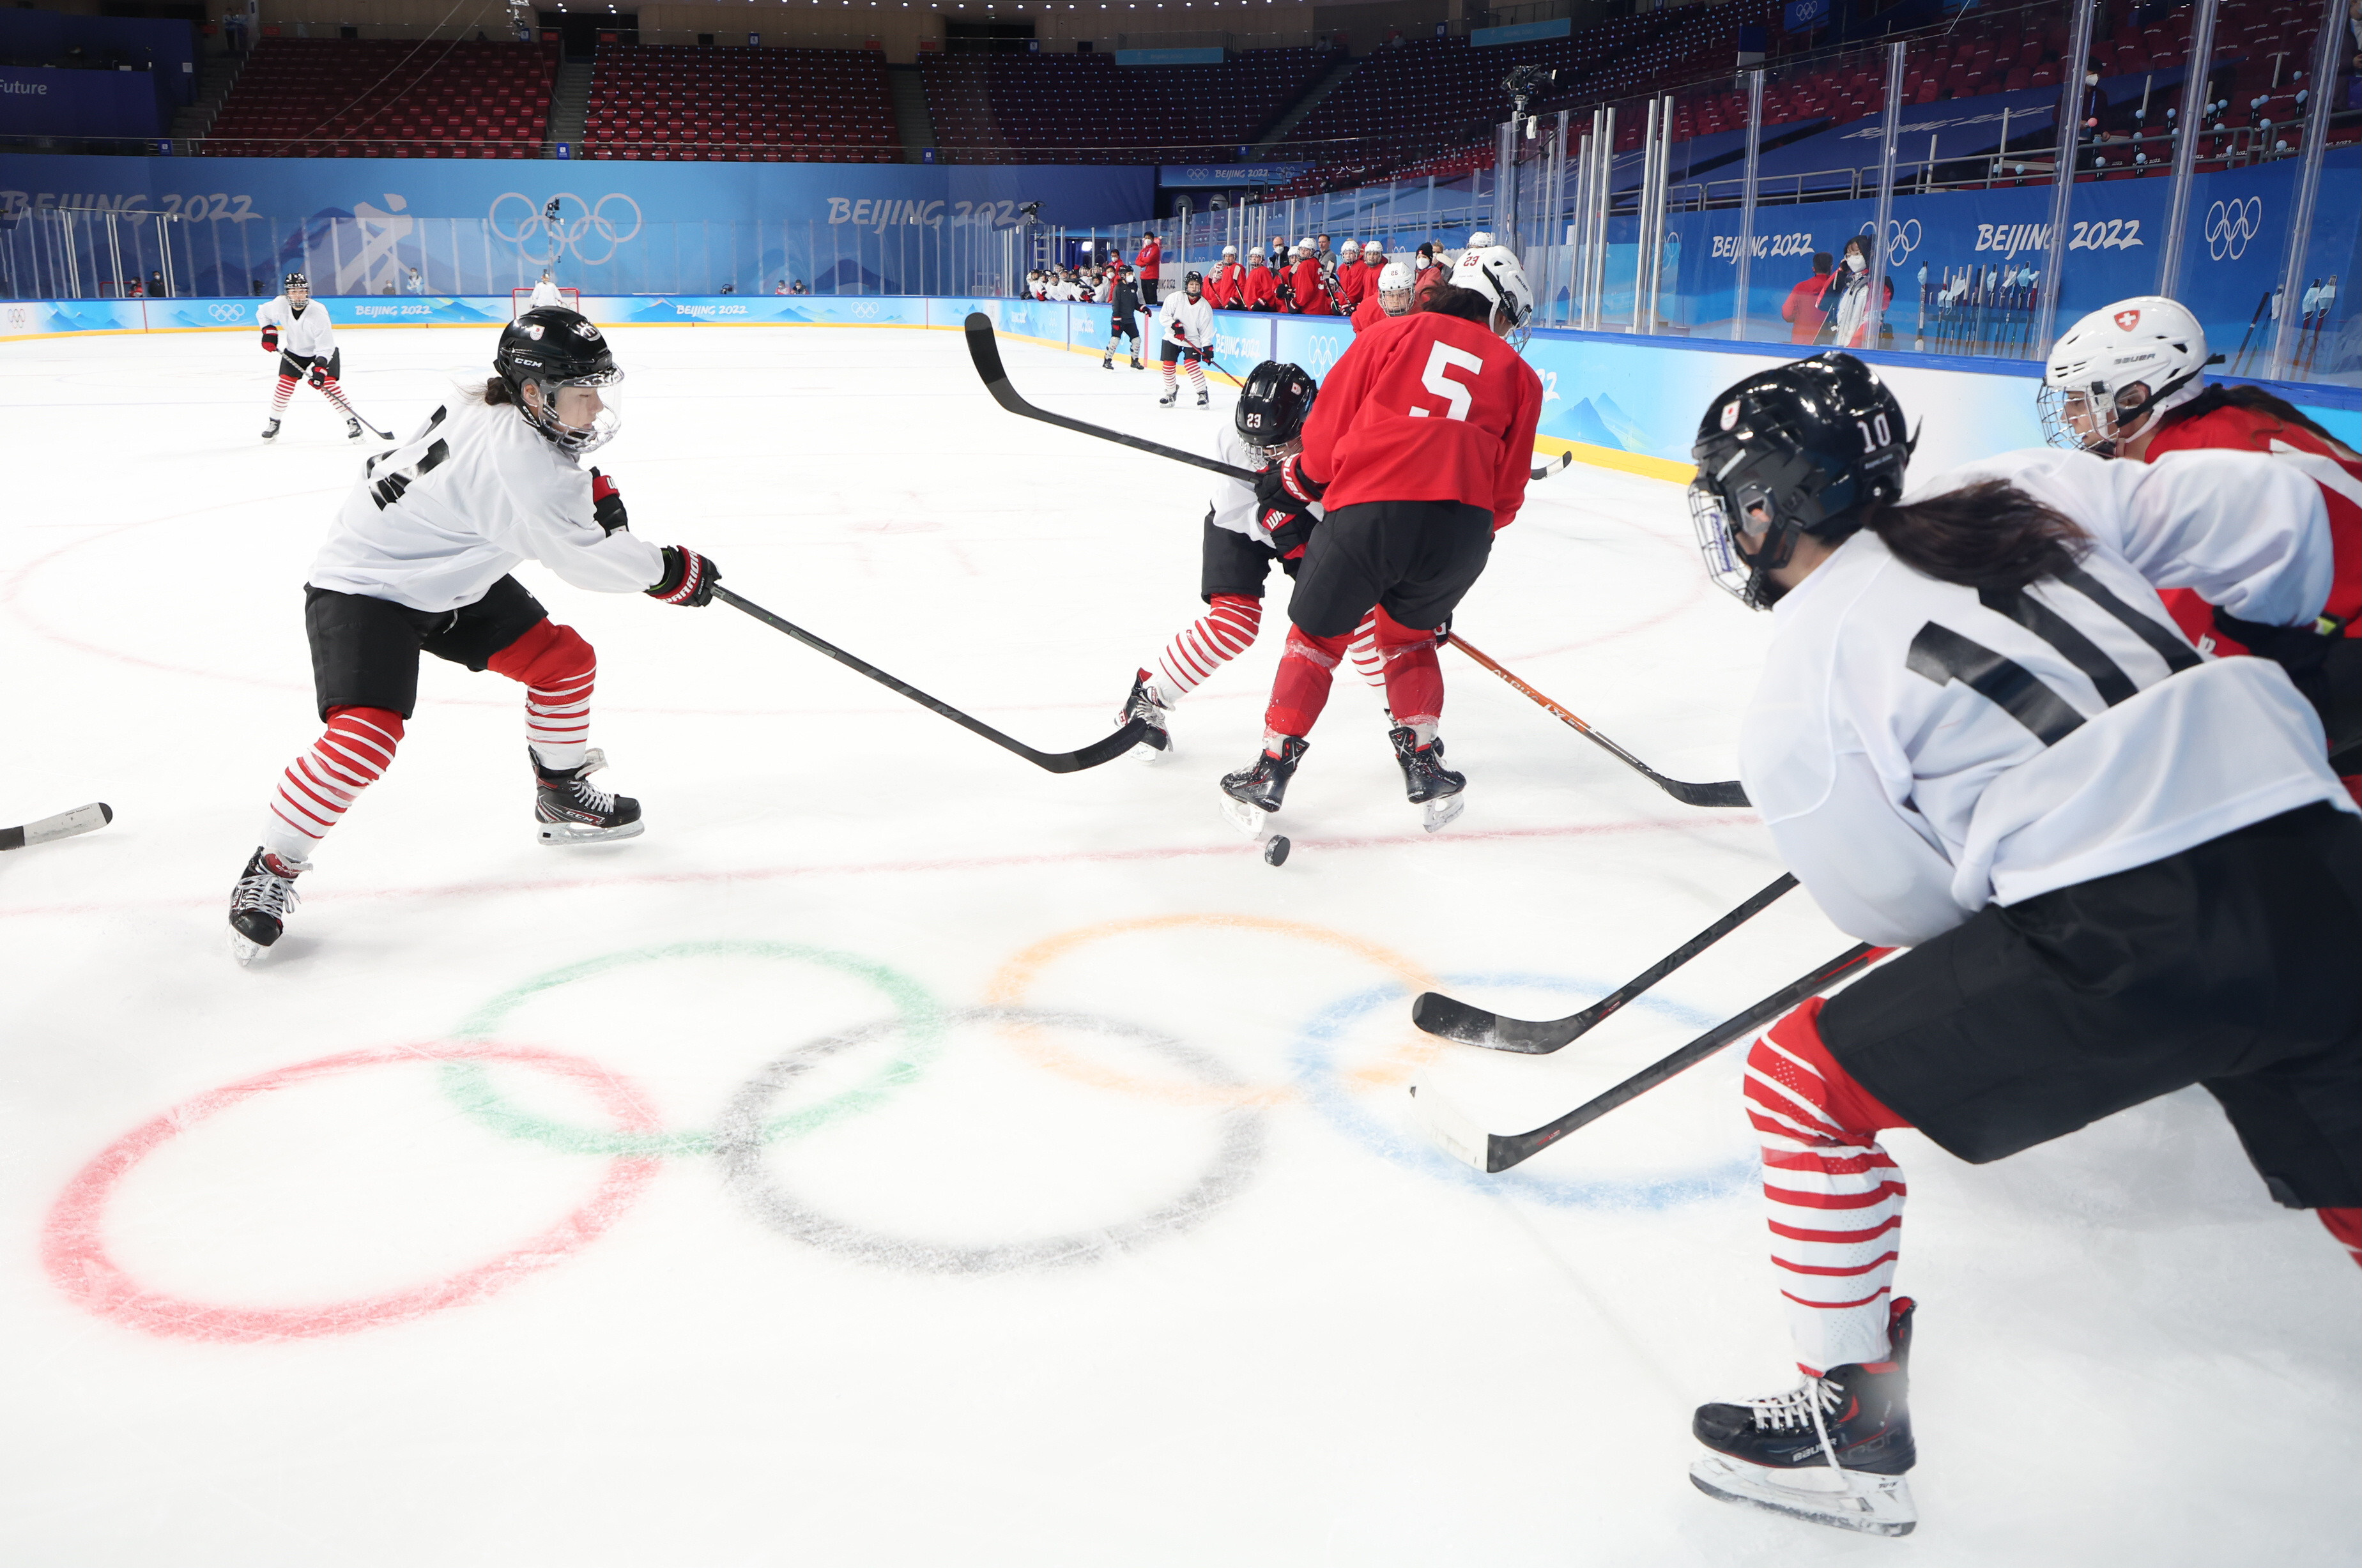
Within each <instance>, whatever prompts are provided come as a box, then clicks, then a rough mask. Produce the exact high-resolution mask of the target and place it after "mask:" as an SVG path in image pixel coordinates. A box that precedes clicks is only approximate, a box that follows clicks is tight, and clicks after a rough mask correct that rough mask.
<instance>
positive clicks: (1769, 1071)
mask: <svg viewBox="0 0 2362 1568" xmlns="http://www.w3.org/2000/svg"><path fill="white" fill-rule="evenodd" d="M1820 1010H1821V1002H1820V999H1819V998H1817V997H1816V998H1815V999H1814V1000H1812V1001H1810V1002H1807V1003H1805V1004H1804V1005H1803V1006H1801V1007H1799V1008H1797V1009H1796V1010H1795V1011H1794V1012H1792V1013H1790V1014H1788V1015H1787V1016H1786V1017H1784V1018H1783V1019H1781V1020H1780V1022H1779V1023H1777V1024H1775V1025H1772V1026H1771V1031H1770V1032H1769V1033H1767V1034H1765V1035H1764V1036H1761V1037H1760V1038H1759V1039H1758V1040H1757V1041H1756V1042H1755V1045H1754V1047H1753V1048H1752V1049H1750V1050H1749V1052H1748V1054H1747V1080H1746V1087H1745V1090H1744V1093H1745V1094H1746V1096H1747V1116H1748V1120H1749V1121H1750V1122H1752V1123H1753V1124H1755V1130H1756V1131H1757V1132H1758V1133H1760V1134H1761V1135H1762V1137H1763V1197H1764V1200H1765V1201H1766V1202H1767V1203H1768V1204H1769V1205H1770V1212H1771V1261H1772V1263H1773V1264H1774V1265H1776V1266H1778V1267H1779V1268H1780V1269H1781V1271H1782V1280H1781V1289H1780V1294H1781V1295H1782V1296H1783V1298H1785V1299H1786V1300H1787V1302H1788V1326H1789V1330H1790V1332H1791V1334H1792V1335H1793V1336H1794V1340H1795V1343H1796V1356H1797V1365H1799V1366H1801V1367H1803V1368H1804V1369H1805V1372H1807V1373H1809V1374H1812V1375H1814V1376H1818V1375H1820V1374H1821V1373H1824V1372H1827V1370H1828V1369H1829V1368H1830V1367H1832V1366H1842V1365H1847V1364H1848V1363H1850V1362H1863V1363H1869V1364H1873V1365H1874V1364H1877V1363H1880V1362H1882V1361H1884V1360H1885V1358H1886V1356H1887V1354H1888V1350H1889V1346H1888V1343H1887V1337H1886V1324H1887V1304H1888V1301H1889V1299H1890V1298H1891V1297H1892V1296H1893V1288H1894V1264H1895V1259H1896V1256H1897V1255H1898V1250H1899V1248H1900V1245H1901V1243H1902V1228H1903V1200H1904V1195H1905V1192H1906V1189H1905V1188H1904V1183H1903V1173H1902V1171H1901V1170H1900V1169H1899V1168H1897V1167H1896V1166H1895V1163H1894V1161H1893V1158H1892V1157H1889V1156H1888V1154H1887V1152H1886V1150H1885V1149H1884V1148H1882V1147H1881V1146H1880V1145H1879V1142H1878V1139H1877V1138H1876V1136H1875V1134H1876V1133H1877V1131H1878V1130H1879V1129H1880V1128H1882V1127H1903V1126H1908V1125H1909V1123H1907V1122H1905V1121H1904V1120H1903V1119H1902V1118H1901V1117H1900V1116H1897V1115H1896V1114H1895V1113H1893V1112H1892V1111H1890V1110H1888V1109H1887V1108H1886V1107H1885V1106H1883V1105H1882V1104H1880V1103H1879V1102H1878V1100H1877V1099H1876V1097H1875V1096H1873V1095H1871V1092H1870V1091H1868V1090H1866V1089H1864V1088H1862V1087H1861V1085H1860V1084H1859V1083H1857V1082H1855V1081H1854V1080H1853V1078H1852V1076H1851V1075H1850V1074H1849V1073H1848V1072H1847V1071H1846V1070H1845V1069H1843V1068H1842V1067H1840V1066H1838V1062H1837V1059H1836V1058H1834V1057H1832V1056H1830V1055H1829V1052H1828V1047H1826V1046H1825V1045H1823V1044H1822V1043H1821V1036H1820V1027H1819V1017H1820Z"/></svg>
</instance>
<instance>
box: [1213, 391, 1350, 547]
mask: <svg viewBox="0 0 2362 1568" xmlns="http://www.w3.org/2000/svg"><path fill="white" fill-rule="evenodd" d="M1214 456H1215V458H1216V459H1217V460H1218V461H1220V462H1224V463H1228V464H1229V465H1230V466H1231V467H1233V468H1244V469H1246V470H1247V471H1248V472H1250V473H1252V472H1253V471H1254V470H1255V469H1257V468H1260V467H1262V466H1264V460H1263V459H1262V458H1261V457H1259V456H1257V455H1255V453H1254V452H1253V450H1252V449H1250V448H1249V447H1248V445H1247V444H1246V443H1245V442H1244V441H1243V440H1242V439H1240V436H1239V432H1238V427H1237V426H1236V425H1233V424H1231V423H1230V422H1228V421H1225V422H1223V424H1222V427H1221V430H1220V432H1219V433H1217V434H1216V435H1215V437H1214ZM1312 515H1313V516H1314V517H1315V518H1316V519H1317V518H1320V517H1323V516H1326V515H1327V513H1326V511H1325V510H1324V509H1323V508H1322V507H1321V505H1320V503H1319V501H1314V502H1313V503H1312ZM1254 518H1255V492H1254V487H1253V485H1250V484H1248V483H1246V482H1245V481H1244V480H1242V479H1229V478H1218V479H1216V480H1215V481H1214V495H1213V499H1212V500H1210V501H1209V502H1208V503H1207V506H1206V521H1208V522H1210V523H1212V524H1213V525H1214V526H1215V527H1216V528H1227V529H1229V530H1230V531H1231V532H1232V533H1243V534H1245V535H1246V536H1247V537H1248V538H1249V539H1253V540H1255V541H1257V542H1258V543H1270V541H1269V538H1268V536H1266V535H1265V534H1264V531H1263V530H1262V529H1260V528H1257V527H1256V526H1255V520H1254Z"/></svg>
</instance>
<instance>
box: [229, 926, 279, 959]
mask: <svg viewBox="0 0 2362 1568" xmlns="http://www.w3.org/2000/svg"><path fill="white" fill-rule="evenodd" d="M269 951H270V948H266V947H264V946H263V945H262V944H261V943H259V942H258V941H256V940H254V938H251V937H247V936H243V935H241V934H240V933H239V931H238V928H237V927H235V926H233V927H230V928H229V956H230V957H231V958H233V959H237V967H238V968H240V969H246V968H248V966H250V965H251V964H252V963H253V962H254V960H255V959H259V958H260V957H261V956H262V955H263V954H265V953H267V952H269Z"/></svg>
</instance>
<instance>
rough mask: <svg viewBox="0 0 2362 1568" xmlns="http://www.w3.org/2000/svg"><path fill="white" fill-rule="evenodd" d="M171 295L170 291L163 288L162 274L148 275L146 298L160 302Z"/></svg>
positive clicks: (151, 273) (152, 273)
mask: <svg viewBox="0 0 2362 1568" xmlns="http://www.w3.org/2000/svg"><path fill="white" fill-rule="evenodd" d="M169 294H171V290H170V289H167V288H165V287H164V274H163V273H161V272H160V271H159V272H150V273H149V274H148V297H149V299H151V300H160V299H163V298H165V297H166V296H168V295H169Z"/></svg>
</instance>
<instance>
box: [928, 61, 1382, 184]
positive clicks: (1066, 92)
mask: <svg viewBox="0 0 2362 1568" xmlns="http://www.w3.org/2000/svg"><path fill="white" fill-rule="evenodd" d="M1337 60H1338V56H1337V53H1336V51H1335V50H1333V49H1252V50H1248V51H1246V52H1243V53H1241V54H1238V55H1234V56H1232V57H1231V59H1229V60H1224V61H1223V62H1222V63H1221V64H1220V65H1156V66H1119V65H1117V64H1116V62H1115V60H1114V59H1113V57H1111V56H1109V55H1103V54H1007V55H933V54H931V55H925V56H922V57H921V60H920V62H919V69H920V72H921V77H922V81H923V82H925V84H926V90H927V115H928V117H929V118H930V119H932V120H933V122H934V127H935V140H936V142H937V143H938V144H939V145H941V146H942V147H944V148H957V149H959V150H960V151H961V152H962V153H963V154H966V155H969V156H971V157H973V158H977V159H979V160H982V159H989V158H990V157H991V156H992V155H993V154H995V153H1005V154H1021V155H1022V159H1023V160H1024V161H1036V162H1061V163H1065V162H1083V163H1137V162H1143V161H1154V156H1153V155H1154V154H1156V153H1160V152H1163V153H1170V154H1172V155H1173V156H1175V157H1179V158H1188V157H1197V158H1203V157H1207V156H1209V155H1210V154H1212V153H1215V152H1220V153H1221V154H1223V155H1226V156H1235V155H1236V153H1237V149H1238V148H1241V147H1243V146H1246V145H1249V144H1251V143H1253V141H1254V140H1255V139H1256V138H1257V137H1260V136H1262V135H1263V134H1264V131H1266V130H1267V129H1269V128H1270V126H1272V125H1273V124H1274V123H1275V122H1276V121H1277V120H1278V119H1279V117H1280V115H1283V114H1285V113H1286V110H1287V107H1288V105H1289V104H1293V103H1295V102H1296V100H1297V99H1298V98H1300V97H1302V96H1303V95H1304V94H1305V93H1306V92H1307V91H1308V90H1309V89H1310V87H1311V86H1312V84H1313V83H1314V82H1317V81H1319V79H1320V77H1321V75H1322V74H1323V73H1324V72H1325V71H1329V70H1330V68H1332V67H1333V66H1334V65H1335V64H1336V63H1337Z"/></svg>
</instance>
